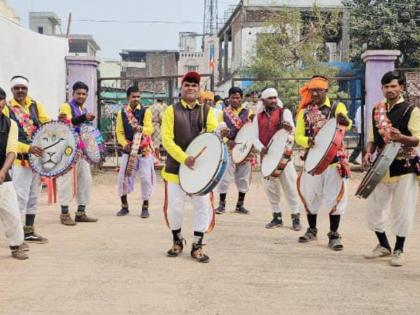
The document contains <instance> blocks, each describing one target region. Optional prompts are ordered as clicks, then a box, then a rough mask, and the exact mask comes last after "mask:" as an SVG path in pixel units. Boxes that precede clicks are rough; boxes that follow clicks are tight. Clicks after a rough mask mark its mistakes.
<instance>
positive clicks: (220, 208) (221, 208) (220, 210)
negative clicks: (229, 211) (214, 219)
mask: <svg viewBox="0 0 420 315" xmlns="http://www.w3.org/2000/svg"><path fill="white" fill-rule="evenodd" d="M225 206H226V203H225V202H220V203H219V206H218V207H217V208H216V214H223V213H225V212H226V208H225Z"/></svg>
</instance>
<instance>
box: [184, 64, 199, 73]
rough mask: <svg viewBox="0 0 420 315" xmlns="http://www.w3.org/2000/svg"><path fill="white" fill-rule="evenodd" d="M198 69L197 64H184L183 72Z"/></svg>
mask: <svg viewBox="0 0 420 315" xmlns="http://www.w3.org/2000/svg"><path fill="white" fill-rule="evenodd" d="M191 71H195V72H197V71H198V66H192V65H185V72H191Z"/></svg>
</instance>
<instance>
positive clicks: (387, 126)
mask: <svg viewBox="0 0 420 315" xmlns="http://www.w3.org/2000/svg"><path fill="white" fill-rule="evenodd" d="M374 108H375V110H374V113H373V119H374V120H375V124H376V128H378V132H379V134H380V135H381V136H382V138H383V140H384V142H385V143H389V142H391V138H390V134H391V128H392V123H391V121H390V120H389V118H388V116H387V115H386V114H387V112H388V105H387V104H386V103H384V102H378V103H376V104H375V106H374Z"/></svg>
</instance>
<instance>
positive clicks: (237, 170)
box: [217, 154, 251, 194]
mask: <svg viewBox="0 0 420 315" xmlns="http://www.w3.org/2000/svg"><path fill="white" fill-rule="evenodd" d="M232 179H235V184H236V187H237V188H238V191H239V192H241V193H247V192H248V190H249V182H250V180H251V162H245V163H241V164H235V163H234V162H233V161H232V156H231V155H230V154H229V159H228V165H227V170H226V172H225V174H224V175H223V178H222V180H221V181H220V182H219V184H218V186H217V191H218V193H219V194H226V193H227V192H228V189H229V185H230V183H231V182H232Z"/></svg>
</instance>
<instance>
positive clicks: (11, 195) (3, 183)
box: [0, 88, 28, 260]
mask: <svg viewBox="0 0 420 315" xmlns="http://www.w3.org/2000/svg"><path fill="white" fill-rule="evenodd" d="M5 104H6V93H5V91H4V90H3V89H2V88H0V220H1V222H2V223H3V226H4V230H5V234H6V238H7V241H8V243H9V247H10V250H11V252H12V257H13V258H16V259H20V260H23V259H27V258H28V254H27V253H26V252H25V246H24V245H23V228H22V222H21V218H20V213H19V207H18V202H17V197H16V191H15V189H14V187H13V183H12V178H11V177H10V174H9V169H10V168H11V167H12V165H13V161H14V159H15V157H16V152H17V146H18V128H17V125H16V123H15V122H14V121H13V120H11V119H10V118H8V117H6V116H5V115H3V108H4V106H5Z"/></svg>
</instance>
